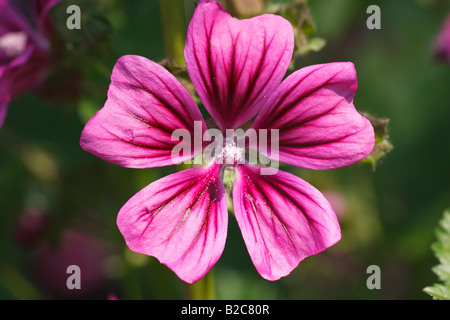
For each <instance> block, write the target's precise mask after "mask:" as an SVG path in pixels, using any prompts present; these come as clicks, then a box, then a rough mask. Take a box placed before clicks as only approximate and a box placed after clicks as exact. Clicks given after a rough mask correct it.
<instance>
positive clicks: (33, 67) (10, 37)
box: [0, 0, 61, 127]
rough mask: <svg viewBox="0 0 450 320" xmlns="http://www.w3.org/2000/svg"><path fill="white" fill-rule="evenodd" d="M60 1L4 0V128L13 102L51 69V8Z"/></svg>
mask: <svg viewBox="0 0 450 320" xmlns="http://www.w3.org/2000/svg"><path fill="white" fill-rule="evenodd" d="M59 1H61V0H32V1H28V0H27V1H23V0H14V1H13V0H0V127H1V126H2V125H3V122H4V120H5V117H6V113H7V110H8V105H9V103H10V101H11V100H12V99H13V98H15V97H16V96H18V95H19V94H21V93H23V92H25V91H28V90H30V89H32V88H33V87H34V86H35V85H36V84H37V83H38V82H39V80H41V79H42V77H43V75H44V74H45V72H46V71H47V70H48V68H49V62H50V57H49V43H48V42H49V40H48V39H49V37H50V34H51V24H50V21H49V11H50V9H51V8H52V7H53V6H54V5H55V4H56V3H58V2H59ZM29 19H30V20H29ZM35 26H36V28H35Z"/></svg>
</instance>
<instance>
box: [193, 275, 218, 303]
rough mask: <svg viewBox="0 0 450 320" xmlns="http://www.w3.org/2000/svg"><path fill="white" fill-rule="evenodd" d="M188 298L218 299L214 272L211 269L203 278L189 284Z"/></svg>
mask: <svg viewBox="0 0 450 320" xmlns="http://www.w3.org/2000/svg"><path fill="white" fill-rule="evenodd" d="M186 298H187V300H214V299H216V294H215V285H214V273H213V271H212V270H210V271H209V272H208V273H207V274H206V275H205V276H204V277H203V279H200V280H199V281H197V282H195V283H193V284H188V285H187V287H186Z"/></svg>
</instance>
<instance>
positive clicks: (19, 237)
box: [14, 209, 48, 248]
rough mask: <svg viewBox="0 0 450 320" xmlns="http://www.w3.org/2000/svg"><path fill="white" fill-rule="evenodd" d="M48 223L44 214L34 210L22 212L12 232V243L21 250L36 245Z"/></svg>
mask: <svg viewBox="0 0 450 320" xmlns="http://www.w3.org/2000/svg"><path fill="white" fill-rule="evenodd" d="M47 224H48V221H47V217H46V215H45V213H43V212H41V211H40V210H36V209H29V210H25V211H24V212H22V214H21V215H20V216H19V219H18V221H17V225H16V228H15V230H14V241H15V243H16V244H17V245H18V246H19V247H22V248H29V247H33V246H35V245H37V244H38V243H39V241H40V240H41V237H42V235H43V234H44V231H45V229H46V227H47Z"/></svg>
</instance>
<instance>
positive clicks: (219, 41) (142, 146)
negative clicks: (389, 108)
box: [80, 0, 374, 283]
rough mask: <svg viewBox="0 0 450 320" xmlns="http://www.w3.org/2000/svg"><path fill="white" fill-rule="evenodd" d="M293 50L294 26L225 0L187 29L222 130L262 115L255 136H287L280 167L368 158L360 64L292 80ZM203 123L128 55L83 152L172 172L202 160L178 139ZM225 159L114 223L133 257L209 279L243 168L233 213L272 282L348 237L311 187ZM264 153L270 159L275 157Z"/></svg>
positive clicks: (163, 73) (179, 179) (177, 89)
mask: <svg viewBox="0 0 450 320" xmlns="http://www.w3.org/2000/svg"><path fill="white" fill-rule="evenodd" d="M293 49H294V33H293V28H292V26H291V25H290V23H289V22H288V21H287V20H285V19H283V18H282V17H280V16H276V15H269V14H267V15H262V16H258V17H255V18H252V19H248V20H238V19H235V18H233V17H231V16H230V15H229V14H228V13H227V12H226V11H225V10H224V9H223V7H222V5H221V4H220V3H218V2H216V1H208V0H203V1H200V3H199V4H198V5H197V8H196V11H195V13H194V16H193V18H192V20H191V22H190V25H189V28H188V33H187V38H186V46H185V58H186V65H187V69H188V72H189V75H190V77H191V80H192V82H193V84H194V86H195V89H196V91H197V93H198V95H199V97H200V99H201V101H202V102H203V104H204V106H205V107H206V109H207V111H208V112H209V114H210V115H211V117H212V119H213V120H214V121H215V123H216V124H217V126H218V127H219V129H220V130H221V131H222V132H225V131H226V130H227V129H236V128H239V127H240V126H242V125H243V124H246V123H248V122H249V121H250V120H252V119H253V118H255V119H254V121H253V124H252V125H251V128H253V129H255V130H258V129H266V130H268V131H270V130H274V129H278V130H279V136H278V139H279V141H278V143H279V161H280V162H285V163H287V164H291V165H294V166H298V167H303V168H308V169H316V170H324V169H334V168H340V167H343V166H348V165H351V164H353V163H356V162H357V161H359V160H361V159H363V158H365V157H366V156H367V155H368V154H369V153H370V152H371V151H372V148H373V146H374V131H373V128H372V126H371V124H370V122H369V121H368V120H367V119H365V118H364V117H362V116H361V115H360V114H359V113H358V112H357V111H356V109H355V107H354V105H353V97H354V94H355V90H356V88H357V79H356V73H355V69H354V66H353V64H352V63H349V62H345V63H329V64H322V65H314V66H309V67H306V68H304V69H301V70H298V71H296V72H294V73H293V74H292V75H290V76H288V77H287V78H286V79H285V80H283V77H284V75H285V73H286V71H287V69H288V66H289V64H290V61H291V59H292V54H293ZM195 121H201V122H202V130H203V131H206V130H207V126H206V123H205V122H204V120H203V118H202V115H201V113H200V111H199V109H198V107H197V105H196V104H195V102H194V100H193V98H192V97H191V96H190V95H189V93H188V92H187V91H186V89H185V88H184V87H183V86H182V85H181V84H180V83H179V82H178V81H177V80H176V78H175V77H174V76H173V75H171V74H170V73H169V72H168V71H167V70H165V69H164V68H162V67H161V66H160V65H158V64H156V63H154V62H152V61H149V60H147V59H145V58H143V57H139V56H131V55H128V56H124V57H122V58H120V59H119V60H118V62H117V64H116V66H115V68H114V70H113V72H112V77H111V85H110V88H109V91H108V99H107V101H106V104H105V106H104V107H103V108H102V109H101V110H100V111H99V112H98V113H97V114H96V115H95V116H94V117H93V118H92V119H91V120H90V121H89V122H88V123H87V125H86V127H85V128H84V130H83V132H82V135H81V142H80V143H81V146H82V148H83V149H84V150H86V151H89V152H91V153H92V154H94V155H96V156H98V157H100V158H102V159H104V160H106V161H109V162H111V163H114V164H117V165H121V166H123V167H128V168H151V167H158V166H167V165H172V164H174V161H176V162H180V161H184V160H186V159H189V158H192V157H194V156H195V155H197V154H198V153H201V152H202V150H198V148H197V149H195V148H193V149H192V152H191V154H181V155H180V156H179V157H178V158H177V159H172V157H171V150H172V149H173V148H174V147H175V145H176V144H177V141H173V140H172V139H171V134H172V132H174V131H175V130H176V129H179V128H182V129H185V130H188V131H189V132H191V134H194V122H195ZM225 143H229V142H225ZM248 147H249V148H252V147H254V146H251V145H250V146H248ZM223 150H225V151H224V153H225V154H224V153H220V154H219V155H217V157H216V158H213V159H212V161H210V162H209V163H207V164H204V165H201V166H197V167H193V168H190V169H187V170H184V171H181V172H177V173H174V174H171V175H169V176H167V177H164V178H162V179H160V180H157V181H156V182H153V183H151V184H150V185H148V186H147V187H146V188H144V189H143V190H141V191H140V192H138V193H137V194H136V195H135V196H133V197H132V198H131V199H130V200H129V201H128V202H127V203H126V204H125V205H124V206H123V207H122V209H121V210H120V212H119V214H118V218H117V224H118V227H119V229H120V231H121V233H122V235H123V236H124V238H125V241H126V243H127V245H128V247H129V248H130V249H131V250H133V251H136V252H139V253H143V254H147V255H151V256H154V257H156V258H158V259H159V261H160V262H161V263H163V264H165V265H167V266H168V267H169V268H171V269H172V270H173V271H174V272H175V273H176V274H177V275H178V276H179V277H180V278H181V279H182V280H184V281H186V282H188V283H192V282H195V281H197V280H199V279H201V278H202V277H203V276H204V275H205V274H206V273H207V272H208V271H209V269H210V268H211V267H212V266H213V265H214V264H215V263H216V262H217V260H218V259H219V257H220V256H221V254H222V251H223V249H224V246H225V239H226V234H227V225H228V211H227V200H226V195H225V188H224V184H223V176H222V173H223V171H224V168H225V167H229V168H232V169H234V171H235V180H234V184H233V189H232V199H233V205H234V212H235V216H236V219H237V222H238V225H239V227H240V229H241V232H242V236H243V238H244V241H245V244H246V246H247V249H248V252H249V254H250V257H251V259H252V261H253V263H254V265H255V267H256V269H257V270H258V272H259V273H260V274H261V276H262V277H264V278H265V279H268V280H277V279H279V278H280V277H283V276H286V275H287V274H289V273H290V272H291V271H292V270H293V269H294V268H295V267H296V266H297V265H298V264H299V262H300V261H301V260H303V259H304V258H305V257H308V256H310V255H313V254H316V253H318V252H320V251H322V250H324V249H326V248H327V247H329V246H331V245H333V244H335V243H336V242H337V241H339V240H340V237H341V232H340V227H339V223H338V220H337V218H336V216H335V214H334V212H333V209H332V208H331V206H330V204H329V202H328V201H327V200H326V199H325V197H324V196H323V195H322V194H321V193H320V192H319V191H318V190H316V189H315V188H314V187H313V186H311V185H310V184H308V183H306V182H305V181H303V180H302V179H300V178H298V177H296V176H294V175H292V174H290V173H287V172H283V171H281V170H278V171H277V172H276V173H275V174H273V175H261V174H260V169H261V166H260V165H257V164H249V163H245V164H231V165H230V164H227V163H222V162H221V161H218V160H222V159H220V157H224V156H225V157H227V156H228V157H231V158H232V157H234V154H235V152H236V150H235V148H233V147H232V146H230V145H229V144H227V145H224V148H223ZM227 150H230V152H231V153H232V154H227ZM265 153H266V154H265V156H268V157H270V156H271V154H270V148H268V149H267V150H266V151H265ZM277 160H278V159H277Z"/></svg>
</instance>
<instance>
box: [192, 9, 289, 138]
mask: <svg viewBox="0 0 450 320" xmlns="http://www.w3.org/2000/svg"><path fill="white" fill-rule="evenodd" d="M293 49H294V32H293V28H292V25H291V24H290V23H289V22H288V21H287V20H285V19H284V18H282V17H280V16H276V15H262V16H258V17H255V18H252V19H248V20H238V19H236V18H233V17H231V16H230V15H229V14H228V13H227V12H226V11H225V10H224V8H223V6H222V5H221V4H220V3H219V2H216V1H200V3H199V4H198V5H197V8H196V10H195V13H194V16H193V18H192V20H191V23H190V25H189V28H188V33H187V37H186V46H185V58H186V65H187V68H188V71H189V75H190V77H191V79H192V82H193V83H194V86H195V89H196V90H197V93H198V94H199V96H200V98H201V100H202V102H203V104H204V105H205V107H206V109H207V110H208V111H209V113H210V115H211V116H212V118H213V119H214V120H215V121H216V123H217V124H218V125H219V127H220V129H222V130H223V131H224V130H225V129H235V128H237V127H239V126H240V125H242V124H244V123H246V122H247V121H249V120H250V119H252V118H253V117H254V116H255V115H256V113H257V112H258V111H259V110H260V108H261V107H262V105H263V103H264V101H265V100H266V99H267V97H268V96H269V95H270V94H271V93H272V92H273V91H274V90H275V88H276V87H277V86H278V85H279V84H280V82H281V80H282V79H283V77H284V75H285V73H286V71H287V69H288V67H289V63H290V61H291V58H292V53H293Z"/></svg>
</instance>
